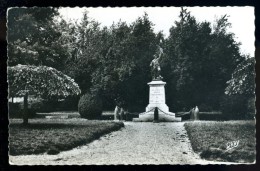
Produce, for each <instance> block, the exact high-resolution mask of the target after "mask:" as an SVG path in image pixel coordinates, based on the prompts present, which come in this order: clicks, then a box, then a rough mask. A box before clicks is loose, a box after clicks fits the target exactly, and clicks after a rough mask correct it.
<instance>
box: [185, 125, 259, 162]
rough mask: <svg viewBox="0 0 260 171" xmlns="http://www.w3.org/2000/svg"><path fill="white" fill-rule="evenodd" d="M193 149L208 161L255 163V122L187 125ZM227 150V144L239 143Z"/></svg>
mask: <svg viewBox="0 0 260 171" xmlns="http://www.w3.org/2000/svg"><path fill="white" fill-rule="evenodd" d="M185 128H186V130H187V133H188V136H189V139H190V141H191V145H192V148H193V150H194V151H195V152H197V153H199V154H200V156H201V157H202V158H204V159H207V160H215V161H227V162H239V163H245V162H250V163H252V162H254V161H255V158H256V142H255V141H256V140H255V122H254V121H224V122H215V121H199V122H187V123H185ZM238 140H239V144H238V146H237V147H234V148H232V149H230V150H227V143H229V142H232V141H238Z"/></svg>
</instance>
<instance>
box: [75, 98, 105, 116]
mask: <svg viewBox="0 0 260 171" xmlns="http://www.w3.org/2000/svg"><path fill="white" fill-rule="evenodd" d="M78 110H79V114H80V116H81V117H82V118H86V119H99V118H100V117H101V115H102V100H101V99H100V98H99V96H97V95H93V94H90V93H87V94H85V95H83V96H82V97H81V98H80V100H79V103H78Z"/></svg>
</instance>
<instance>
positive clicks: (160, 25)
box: [60, 6, 255, 57]
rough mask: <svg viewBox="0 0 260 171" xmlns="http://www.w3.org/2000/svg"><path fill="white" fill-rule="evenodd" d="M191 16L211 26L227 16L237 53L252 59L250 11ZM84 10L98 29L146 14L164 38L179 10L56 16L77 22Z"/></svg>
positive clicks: (197, 10) (75, 11) (215, 10)
mask: <svg viewBox="0 0 260 171" xmlns="http://www.w3.org/2000/svg"><path fill="white" fill-rule="evenodd" d="M187 9H188V11H190V12H191V15H192V16H194V17H195V18H196V19H197V21H199V22H202V21H209V22H211V23H213V22H214V21H215V20H216V18H219V17H221V16H223V15H225V14H227V15H228V16H229V22H230V23H231V24H232V28H230V29H229V31H230V32H232V33H234V34H235V38H236V41H237V42H240V43H241V46H240V51H241V52H242V53H243V54H249V55H250V56H252V57H254V56H255V55H254V51H255V46H254V41H255V36H254V32H255V25H254V20H255V16H254V7H249V6H248V7H187ZM85 10H87V11H88V12H89V13H88V16H89V17H90V18H92V19H94V20H96V21H98V22H99V23H101V26H107V27H109V26H111V25H112V24H113V22H115V23H117V22H118V21H119V20H120V19H121V21H125V22H126V23H128V24H130V23H132V22H134V21H135V20H136V19H137V18H138V17H141V16H142V15H143V14H144V12H147V14H148V16H149V19H150V21H152V23H153V24H154V31H155V32H159V31H162V32H163V34H164V35H165V37H167V36H168V35H169V29H170V28H171V27H172V26H173V25H174V21H176V20H179V17H178V16H179V14H180V10H181V8H180V7H131V8H130V7H118V8H103V7H99V8H79V7H75V8H61V9H60V14H61V15H62V16H63V17H64V18H65V19H66V20H69V19H71V20H80V19H81V17H82V16H83V15H82V14H83V11H85Z"/></svg>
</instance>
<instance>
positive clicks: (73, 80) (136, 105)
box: [6, 6, 256, 165]
mask: <svg viewBox="0 0 260 171" xmlns="http://www.w3.org/2000/svg"><path fill="white" fill-rule="evenodd" d="M6 18H7V24H6V26H7V37H6V38H7V57H8V60H7V82H8V118H9V138H8V141H9V164H10V165H209V164H221V165H240V164H247V165H251V164H255V163H256V107H255V106H256V105H255V101H256V96H255V87H256V85H255V76H256V74H255V63H256V62H255V45H254V43H255V35H254V32H255V25H254V22H255V15H254V7H252V6H243V7H241V6H240V7H238V6H227V7H186V6H183V7H173V6H171V7H10V8H8V10H7V13H6Z"/></svg>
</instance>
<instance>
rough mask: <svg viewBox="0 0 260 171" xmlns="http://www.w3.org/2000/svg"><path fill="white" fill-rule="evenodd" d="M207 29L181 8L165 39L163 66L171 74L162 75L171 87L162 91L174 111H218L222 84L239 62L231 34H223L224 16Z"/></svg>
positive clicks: (207, 25) (239, 58) (225, 29)
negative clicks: (166, 94)
mask: <svg viewBox="0 0 260 171" xmlns="http://www.w3.org/2000/svg"><path fill="white" fill-rule="evenodd" d="M210 25H211V23H209V22H206V21H204V22H197V21H196V19H195V18H194V17H193V16H192V15H191V14H190V12H188V11H187V10H186V9H183V8H182V10H181V12H180V20H179V21H176V22H175V25H174V26H173V27H172V28H171V29H170V35H169V37H168V38H167V39H166V42H165V46H166V47H165V49H166V50H165V51H166V59H165V62H164V63H166V67H167V68H169V70H171V72H169V73H165V72H164V73H165V79H166V81H167V83H169V84H170V86H168V87H171V88H170V90H168V91H167V89H166V91H167V92H169V93H168V95H169V96H171V97H172V98H171V99H170V103H171V104H175V105H176V107H177V110H181V109H183V108H186V109H189V108H191V107H194V106H196V105H198V106H200V105H207V106H209V107H210V108H212V109H215V110H218V109H219V102H220V99H221V96H222V94H223V92H224V89H225V86H226V81H228V80H229V79H230V78H231V74H232V72H233V70H234V69H235V67H236V66H237V65H238V64H239V63H240V62H241V61H242V60H243V56H242V55H241V54H240V52H239V43H237V42H236V41H235V40H234V34H233V33H229V32H228V31H227V29H228V27H230V26H231V24H230V23H229V22H228V18H227V16H222V17H221V18H220V19H218V20H217V21H216V22H215V25H214V27H213V28H212V27H210ZM171 104H170V105H169V106H170V107H171ZM199 108H200V107H199Z"/></svg>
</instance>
